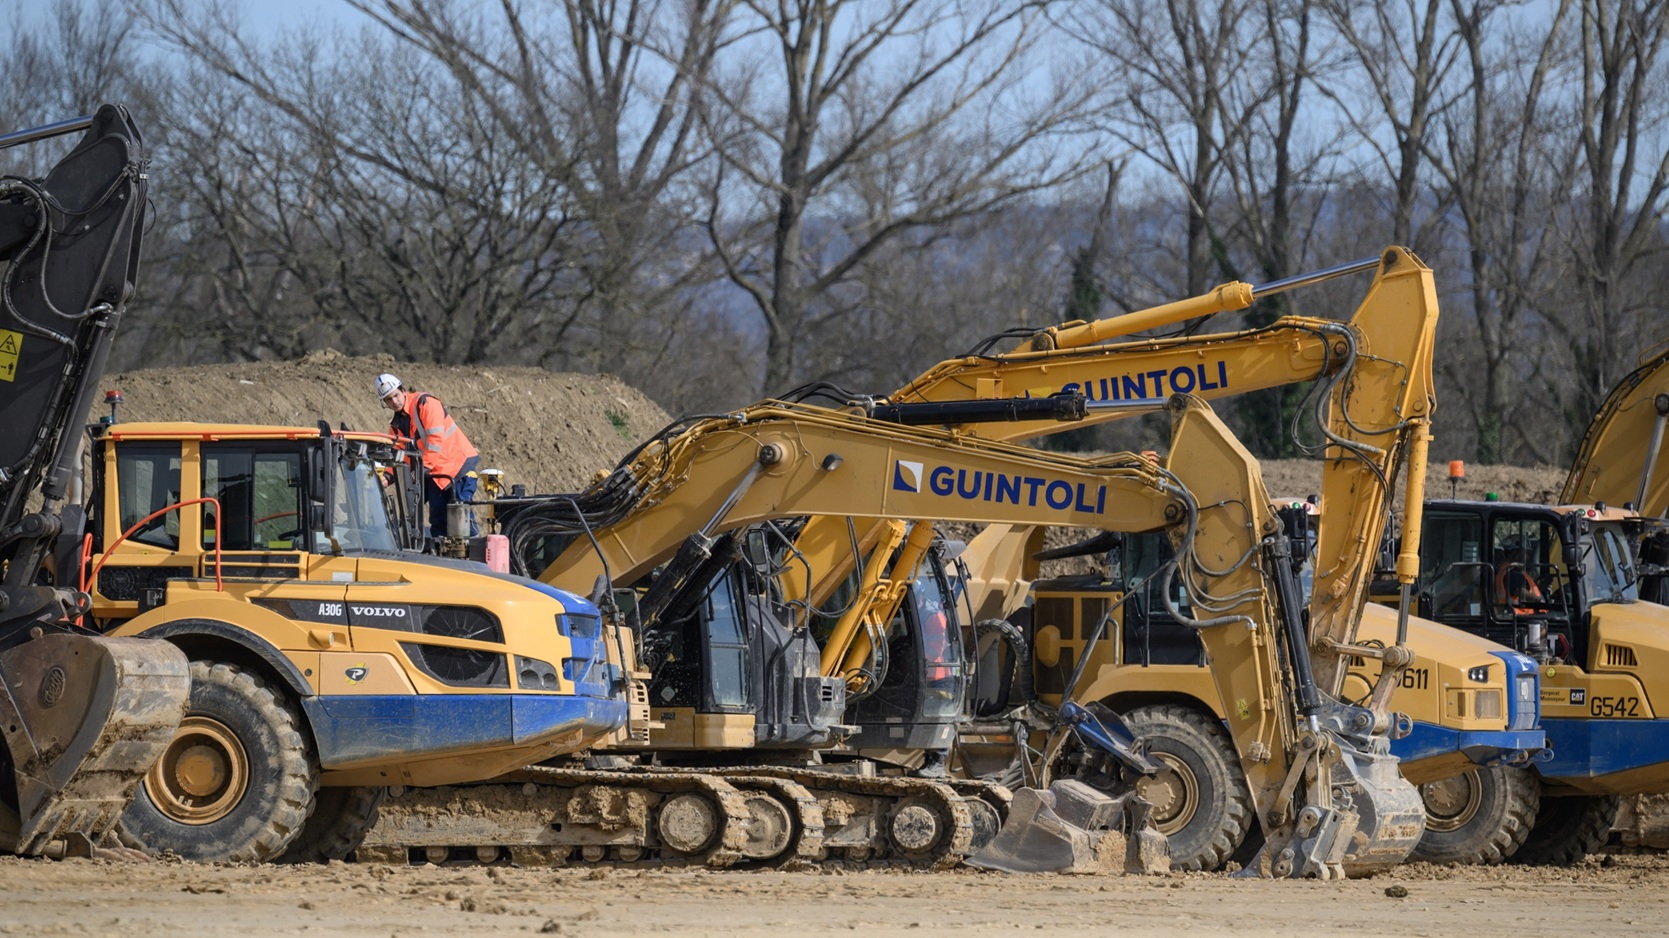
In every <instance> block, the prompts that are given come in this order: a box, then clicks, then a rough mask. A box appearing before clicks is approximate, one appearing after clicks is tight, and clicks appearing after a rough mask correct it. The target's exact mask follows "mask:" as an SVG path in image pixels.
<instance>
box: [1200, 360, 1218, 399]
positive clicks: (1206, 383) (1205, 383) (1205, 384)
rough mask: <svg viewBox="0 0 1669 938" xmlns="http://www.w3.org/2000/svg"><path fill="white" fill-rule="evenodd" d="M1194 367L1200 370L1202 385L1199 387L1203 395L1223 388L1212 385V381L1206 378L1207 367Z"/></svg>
mask: <svg viewBox="0 0 1669 938" xmlns="http://www.w3.org/2000/svg"><path fill="white" fill-rule="evenodd" d="M1194 367H1195V368H1198V369H1199V370H1200V385H1199V387H1200V393H1201V394H1204V393H1205V392H1206V391H1215V390H1217V389H1218V388H1220V387H1222V385H1220V384H1212V383H1211V381H1210V380H1209V379H1207V378H1206V376H1205V366H1204V365H1195V366H1194Z"/></svg>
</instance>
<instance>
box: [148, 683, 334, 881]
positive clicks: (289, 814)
mask: <svg viewBox="0 0 1669 938" xmlns="http://www.w3.org/2000/svg"><path fill="white" fill-rule="evenodd" d="M301 726H302V721H301V716H300V714H299V713H298V712H297V711H296V708H295V707H294V705H292V704H291V703H290V702H289V701H288V700H286V699H285V697H284V696H283V695H282V694H280V693H279V692H278V691H276V690H274V689H273V688H272V686H271V685H270V684H268V683H267V682H266V681H265V680H263V679H262V678H261V677H259V676H257V675H255V674H253V673H250V672H248V671H245V670H243V669H242V668H239V667H237V666H236V665H231V664H220V663H214V662H207V661H193V662H192V663H191V705H190V706H189V707H188V708H187V709H186V718H185V720H184V722H182V723H181V726H180V730H179V732H177V733H176V734H175V737H174V742H173V743H171V744H170V745H169V749H168V752H167V753H166V754H164V756H163V758H162V761H161V762H159V763H158V764H157V765H156V766H155V767H153V768H152V769H151V771H150V772H149V773H148V774H147V775H146V777H145V781H144V783H143V784H141V785H140V786H139V791H138V793H137V794H135V795H134V797H133V803H132V804H130V805H129V806H128V809H127V811H126V813H124V814H123V815H122V819H121V821H120V822H119V823H118V825H117V833H118V834H119V836H120V837H121V840H122V843H124V844H125V845H127V846H129V847H136V848H138V849H140V850H144V851H145V852H147V853H152V854H158V853H162V852H164V851H172V852H173V853H175V854H177V855H179V856H181V857H183V858H185V859H188V860H197V861H247V860H267V859H271V858H273V857H275V856H278V855H279V854H280V853H282V852H283V851H284V848H285V847H287V846H288V845H289V844H290V842H291V841H292V840H294V839H295V838H296V836H297V835H298V834H299V833H300V832H301V829H302V824H303V823H304V822H305V821H306V820H307V816H308V813H309V811H310V810H311V809H312V807H313V795H314V790H315V788H316V787H317V784H318V776H319V769H318V765H317V763H316V761H315V760H314V758H313V756H312V754H311V753H310V752H309V750H308V746H307V742H306V740H305V738H304V737H303V736H302V734H301V730H300V727H301Z"/></svg>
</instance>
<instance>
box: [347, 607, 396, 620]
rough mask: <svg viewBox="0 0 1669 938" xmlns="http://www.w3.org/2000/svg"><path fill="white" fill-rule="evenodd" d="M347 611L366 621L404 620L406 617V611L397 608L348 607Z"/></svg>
mask: <svg viewBox="0 0 1669 938" xmlns="http://www.w3.org/2000/svg"><path fill="white" fill-rule="evenodd" d="M348 611H349V612H351V613H353V614H354V615H356V616H364V617H366V618H367V619H374V618H383V619H404V618H405V617H406V610H404V609H402V608H400V607H399V606H349V607H348Z"/></svg>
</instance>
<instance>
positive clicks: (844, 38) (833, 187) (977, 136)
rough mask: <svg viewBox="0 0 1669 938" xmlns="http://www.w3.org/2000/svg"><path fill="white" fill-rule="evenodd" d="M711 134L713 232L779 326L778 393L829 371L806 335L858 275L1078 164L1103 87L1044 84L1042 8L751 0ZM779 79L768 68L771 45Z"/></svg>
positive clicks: (764, 318) (775, 352)
mask: <svg viewBox="0 0 1669 938" xmlns="http://www.w3.org/2000/svg"><path fill="white" fill-rule="evenodd" d="M741 7H742V9H741V11H740V16H739V19H738V25H739V26H740V27H741V28H743V29H745V30H747V31H749V36H750V41H748V42H744V43H740V44H738V45H737V46H736V47H735V48H734V49H733V50H732V56H731V57H729V58H727V60H726V61H727V62H728V63H729V68H728V71H727V72H726V73H724V74H723V75H722V76H721V80H720V81H719V83H717V84H716V85H715V86H714V88H715V98H716V99H717V106H716V107H715V109H714V111H713V112H712V114H711V115H710V120H709V130H710V133H711V135H712V139H713V140H714V141H715V143H716V145H717V146H718V147H719V150H720V157H721V163H720V164H719V172H717V173H716V174H715V176H714V181H713V183H712V185H711V186H710V188H709V191H708V196H707V206H708V216H707V220H706V227H707V231H708V234H709V236H710V238H711V239H712V243H713V245H714V247H715V249H716V251H717V252H718V255H719V257H720V260H721V262H722V263H723V264H724V267H725V270H726V272H727V274H728V275H729V277H730V278H731V279H732V281H733V282H734V283H736V284H737V285H738V286H739V287H740V288H741V289H742V290H743V291H745V293H746V294H747V296H748V298H749V300H750V301H751V304H752V306H753V308H754V309H755V310H756V311H757V313H758V316H759V321H760V323H761V324H762V332H763V333H764V335H765V347H766V352H765V369H764V386H765V388H766V389H767V390H769V391H780V390H782V389H783V388H784V387H785V386H786V385H787V384H788V383H790V382H791V381H793V380H794V379H795V378H796V377H805V376H814V375H815V372H816V368H815V366H812V365H809V364H808V362H807V359H808V358H810V357H812V356H813V355H814V354H815V351H814V349H812V348H810V347H807V346H806V344H805V338H806V336H807V335H808V334H809V333H812V332H816V331H818V329H819V327H821V326H825V325H827V324H829V323H831V322H837V321H839V320H841V319H842V318H843V317H846V316H849V315H851V314H852V313H853V312H854V310H856V309H858V308H859V306H861V305H862V304H863V302H864V301H865V300H864V296H863V294H862V291H861V290H857V289H852V288H853V287H855V283H854V280H853V276H854V274H855V272H856V271H857V269H858V268H859V267H860V266H861V265H863V264H864V263H865V262H866V261H867V260H869V259H870V258H871V257H873V256H874V255H876V254H877V252H879V251H880V250H881V249H882V248H883V247H886V246H892V247H894V248H898V249H912V248H913V249H917V250H925V249H926V248H927V247H929V246H930V245H931V243H932V240H933V234H934V232H935V231H937V230H942V227H943V226H946V225H949V224H951V223H954V222H956V221H957V220H959V219H964V218H970V217H973V216H975V215H978V214H980V213H982V212H988V211H991V210H993V209H995V208H997V207H998V206H1002V205H1004V204H1008V203H1011V202H1014V201H1015V200H1017V199H1020V198H1021V197H1022V196H1024V195H1026V194H1028V193H1031V192H1036V191H1039V190H1042V189H1045V188H1047V187H1049V186H1052V185H1055V184H1057V183H1058V182H1060V181H1061V180H1063V179H1067V178H1070V177H1072V176H1073V175H1075V174H1076V173H1078V172H1079V171H1080V170H1081V168H1082V167H1083V166H1084V165H1085V161H1086V159H1087V157H1086V156H1085V155H1084V154H1083V153H1081V152H1076V153H1065V154H1063V153H1061V152H1059V150H1058V148H1057V144H1058V143H1059V142H1060V141H1062V139H1063V138H1064V136H1065V135H1066V134H1067V132H1068V131H1070V130H1071V129H1072V128H1071V127H1070V125H1069V123H1068V122H1069V121H1070V120H1071V119H1072V118H1073V117H1074V116H1075V115H1077V113H1078V112H1079V110H1080V108H1081V106H1082V104H1083V102H1084V101H1085V100H1086V98H1087V94H1088V91H1087V89H1085V88H1084V87H1083V86H1082V84H1081V83H1079V82H1073V83H1061V84H1059V85H1057V86H1056V87H1053V88H1049V89H1046V90H1039V88H1038V87H1037V83H1036V82H1035V81H1034V80H1033V79H1032V76H1031V75H1030V74H1029V69H1030V64H1031V63H1030V61H1029V60H1030V57H1031V56H1032V54H1033V53H1034V51H1035V49H1034V47H1035V45H1036V43H1037V41H1038V37H1039V35H1040V34H1041V33H1042V32H1043V31H1044V29H1045V27H1046V23H1044V21H1043V20H1042V17H1041V7H1042V4H1041V3H1037V2H1029V0H977V2H949V0H887V2H876V3H868V4H855V3H847V2H830V0H796V2H785V3H768V2H764V0H747V2H744V3H743V4H742V5H741ZM766 51H768V53H770V54H773V58H772V59H770V60H769V61H770V62H771V63H772V65H773V66H774V67H775V68H777V69H779V71H778V72H777V74H778V75H779V76H780V78H779V79H776V80H774V81H773V80H770V79H767V78H765V72H764V70H763V69H764V66H762V65H760V66H758V67H756V66H755V62H756V61H764V60H763V58H761V59H758V60H756V59H754V58H753V57H752V56H754V55H755V54H756V53H760V52H766Z"/></svg>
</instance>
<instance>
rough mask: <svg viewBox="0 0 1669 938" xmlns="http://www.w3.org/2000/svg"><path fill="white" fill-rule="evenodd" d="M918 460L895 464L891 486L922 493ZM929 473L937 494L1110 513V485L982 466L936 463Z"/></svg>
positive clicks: (1031, 506)
mask: <svg viewBox="0 0 1669 938" xmlns="http://www.w3.org/2000/svg"><path fill="white" fill-rule="evenodd" d="M924 468H925V467H924V466H923V465H922V464H921V463H919V462H910V461H909V460H905V459H900V460H897V461H895V462H894V463H893V470H892V487H893V489H894V491H899V492H920V491H921V485H922V475H923V469H924ZM926 475H927V488H928V491H930V492H932V493H933V494H934V495H940V496H944V497H953V496H954V497H956V498H960V499H962V500H963V501H970V502H972V501H980V502H991V503H993V504H999V505H1000V504H1009V505H1024V506H1026V507H1028V508H1036V507H1038V505H1039V502H1040V501H1041V503H1042V504H1043V505H1046V506H1048V507H1049V508H1052V509H1054V510H1056V511H1074V512H1080V513H1083V514H1091V515H1102V514H1106V513H1107V487H1106V486H1105V485H1098V486H1095V487H1094V488H1095V491H1093V492H1092V491H1090V488H1091V487H1090V485H1089V484H1087V483H1084V482H1068V481H1066V480H1064V479H1047V478H1044V477H1043V476H1023V475H1008V474H1006V473H1001V472H987V471H985V470H982V469H957V468H955V467H952V466H934V467H933V470H932V471H931V472H928V473H926Z"/></svg>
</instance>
